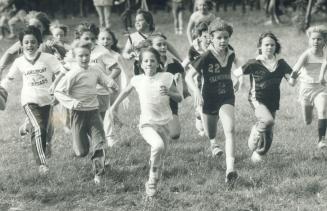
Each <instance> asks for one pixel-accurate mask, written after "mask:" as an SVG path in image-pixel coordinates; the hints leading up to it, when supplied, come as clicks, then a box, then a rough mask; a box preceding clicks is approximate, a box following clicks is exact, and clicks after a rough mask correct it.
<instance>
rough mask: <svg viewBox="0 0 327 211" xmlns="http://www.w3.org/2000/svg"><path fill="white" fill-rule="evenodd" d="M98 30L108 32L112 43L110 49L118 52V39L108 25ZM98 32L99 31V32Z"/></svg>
mask: <svg viewBox="0 0 327 211" xmlns="http://www.w3.org/2000/svg"><path fill="white" fill-rule="evenodd" d="M100 32H107V33H109V34H110V36H111V38H112V45H111V50H113V51H116V52H117V53H120V49H119V48H118V46H117V45H118V39H117V37H116V35H115V33H114V32H113V31H111V30H110V28H108V27H103V28H100ZM99 34H100V33H99Z"/></svg>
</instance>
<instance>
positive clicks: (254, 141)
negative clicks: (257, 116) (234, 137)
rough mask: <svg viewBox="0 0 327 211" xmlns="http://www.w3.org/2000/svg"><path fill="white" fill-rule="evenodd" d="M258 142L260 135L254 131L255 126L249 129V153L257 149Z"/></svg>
mask: <svg viewBox="0 0 327 211" xmlns="http://www.w3.org/2000/svg"><path fill="white" fill-rule="evenodd" d="M259 140H260V134H259V133H258V131H257V130H256V127H255V125H254V126H253V127H252V129H251V133H250V137H249V139H248V147H249V149H250V150H251V151H255V150H256V149H257V148H258V144H259Z"/></svg>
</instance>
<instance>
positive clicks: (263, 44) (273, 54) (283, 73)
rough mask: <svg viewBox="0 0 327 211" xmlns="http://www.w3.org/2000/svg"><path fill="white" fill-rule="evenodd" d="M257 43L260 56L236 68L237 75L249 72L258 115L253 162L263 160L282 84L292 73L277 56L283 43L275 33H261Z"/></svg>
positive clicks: (252, 136)
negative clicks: (280, 42)
mask: <svg viewBox="0 0 327 211" xmlns="http://www.w3.org/2000/svg"><path fill="white" fill-rule="evenodd" d="M257 46H258V52H259V55H258V56H257V58H256V59H251V60H249V61H248V62H247V63H246V64H244V65H243V66H242V67H240V68H238V69H237V70H235V71H234V75H235V76H236V77H240V76H242V75H250V84H251V88H250V91H249V101H250V104H251V106H252V107H253V109H254V114H255V116H256V118H257V123H256V124H255V125H254V126H253V127H252V130H251V134H250V138H249V140H248V146H249V148H250V150H251V151H252V156H251V160H252V161H253V162H260V161H262V159H263V156H264V155H266V153H267V152H268V150H269V148H270V146H271V144H272V140H273V126H274V123H275V117H276V111H277V110H278V109H279V100H280V89H279V86H280V83H281V81H282V79H283V78H286V79H287V80H289V78H290V74H291V72H292V68H291V67H290V66H289V65H288V64H287V63H286V61H285V60H284V59H281V58H278V54H279V53H280V51H281V46H280V44H279V41H278V39H277V37H276V36H275V35H274V34H273V33H271V32H265V33H262V34H261V35H260V37H259V41H258V45H257Z"/></svg>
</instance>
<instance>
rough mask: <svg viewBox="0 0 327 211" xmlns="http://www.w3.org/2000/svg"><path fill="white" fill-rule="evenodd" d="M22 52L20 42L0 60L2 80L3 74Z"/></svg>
mask: <svg viewBox="0 0 327 211" xmlns="http://www.w3.org/2000/svg"><path fill="white" fill-rule="evenodd" d="M20 50H21V44H20V42H19V41H18V42H16V43H15V44H13V45H12V46H11V47H10V48H8V49H7V50H6V51H5V52H4V54H3V55H2V57H1V59H0V79H1V75H2V72H3V71H4V70H5V69H6V67H7V66H8V65H10V64H11V63H12V62H13V61H14V60H15V59H16V58H17V57H18V55H19V51H20Z"/></svg>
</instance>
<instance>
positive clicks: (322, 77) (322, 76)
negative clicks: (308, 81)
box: [319, 60, 327, 85]
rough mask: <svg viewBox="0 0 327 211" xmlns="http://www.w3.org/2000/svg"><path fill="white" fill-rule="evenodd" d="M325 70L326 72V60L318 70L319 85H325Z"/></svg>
mask: <svg viewBox="0 0 327 211" xmlns="http://www.w3.org/2000/svg"><path fill="white" fill-rule="evenodd" d="M326 70H327V60H326V61H325V62H324V63H322V65H321V69H320V74H319V83H321V84H323V85H325V84H326V81H325V74H326Z"/></svg>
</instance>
